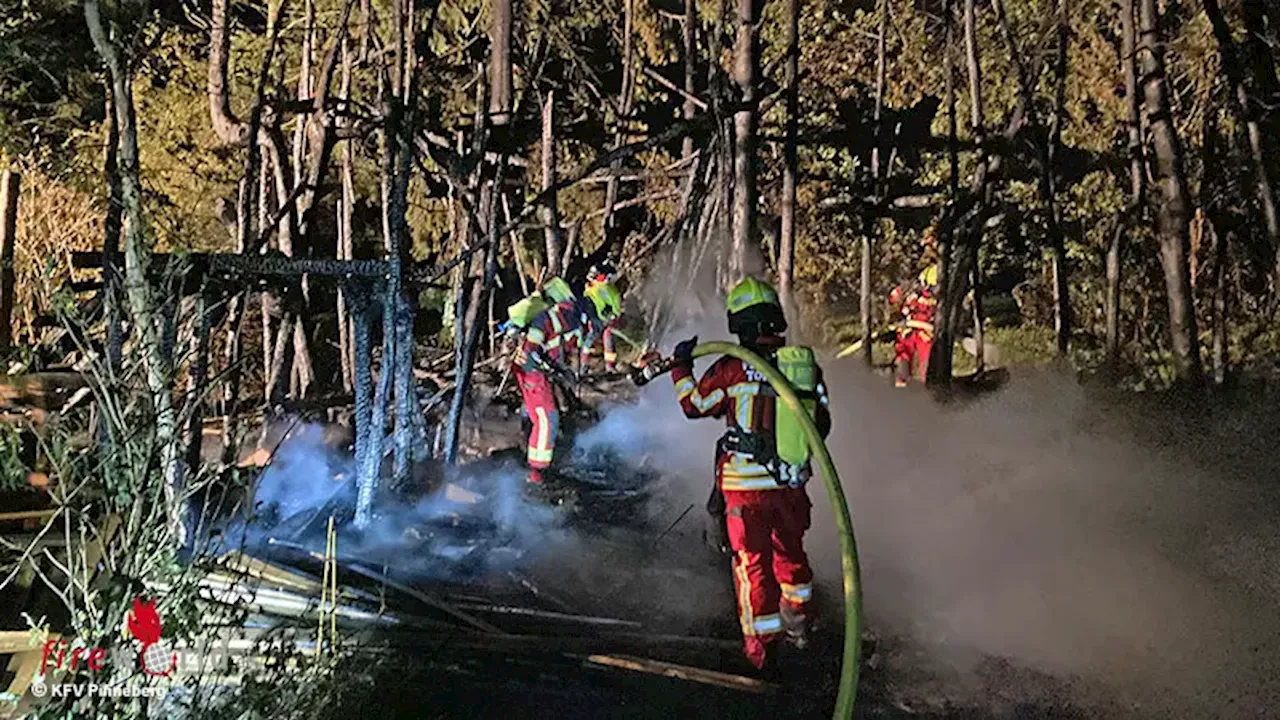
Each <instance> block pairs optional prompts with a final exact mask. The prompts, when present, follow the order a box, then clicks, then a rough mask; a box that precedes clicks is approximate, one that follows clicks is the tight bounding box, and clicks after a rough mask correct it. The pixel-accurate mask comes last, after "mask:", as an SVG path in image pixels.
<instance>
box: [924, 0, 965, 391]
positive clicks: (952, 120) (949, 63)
mask: <svg viewBox="0 0 1280 720" xmlns="http://www.w3.org/2000/svg"><path fill="white" fill-rule="evenodd" d="M942 15H943V19H942V21H943V24H944V30H943V34H944V36H945V39H946V40H945V42H946V49H945V50H944V52H943V54H944V56H945V57H944V58H943V73H944V74H945V75H946V80H945V82H946V90H945V94H946V105H947V168H948V173H947V193H948V198H947V203H948V205H947V208H946V209H945V210H944V211H943V217H942V222H941V223H939V225H940V227H939V232H938V304H937V306H936V307H935V309H934V317H935V322H934V329H935V332H936V334H935V336H934V345H935V346H936V347H951V346H952V344H953V343H952V337H954V336H953V335H952V333H951V327H950V324H949V323H948V322H947V318H948V317H950V312H951V310H950V305H949V303H950V301H949V300H948V297H949V293H948V287H949V284H950V282H951V265H952V263H951V249H952V247H954V245H955V243H954V234H955V223H954V218H953V214H954V213H955V205H956V202H957V201H958V200H959V198H960V149H959V142H958V141H957V138H956V82H955V76H956V67H955V51H956V46H955V45H956V39H955V8H954V7H953V6H952V0H945V2H944V3H943V8H942ZM950 377H951V354H950V353H942V352H932V353H930V355H929V368H928V371H927V375H926V382H927V383H928V384H929V385H939V384H944V385H945V384H946V383H947V382H949V380H946V379H943V378H950Z"/></svg>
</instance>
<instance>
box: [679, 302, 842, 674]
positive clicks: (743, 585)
mask: <svg viewBox="0 0 1280 720" xmlns="http://www.w3.org/2000/svg"><path fill="white" fill-rule="evenodd" d="M728 318H729V331H730V332H732V333H733V334H734V335H737V336H738V340H739V342H740V343H741V344H742V345H743V346H744V347H746V348H748V349H750V350H752V351H754V352H755V353H757V354H759V355H760V356H761V357H763V358H765V359H766V360H768V361H769V362H770V363H772V364H774V365H775V366H776V367H777V368H778V369H779V371H781V372H782V373H783V374H784V375H786V376H787V377H788V378H789V379H793V380H795V382H794V383H793V384H794V385H796V387H797V390H798V392H799V394H800V395H801V397H802V398H803V399H804V402H805V404H806V406H807V407H808V408H809V409H810V411H811V414H812V417H813V419H814V422H815V423H816V424H817V426H818V430H819V431H820V432H821V433H822V435H823V436H824V437H825V436H826V434H827V432H828V431H829V430H830V428H831V417H830V414H829V412H828V410H827V392H826V389H825V387H824V386H823V384H822V375H821V370H820V369H819V368H818V366H817V364H816V363H815V362H814V361H813V351H812V350H810V349H809V348H804V347H792V346H787V345H786V341H785V340H784V339H783V336H782V333H783V332H784V331H785V330H786V328H787V323H786V319H785V318H784V317H783V314H782V306H781V304H780V303H779V302H778V295H777V293H776V292H775V291H774V289H773V288H772V287H770V286H769V285H768V284H767V283H764V282H762V281H760V280H757V279H755V278H752V277H748V278H747V279H745V280H743V281H742V282H740V283H738V285H737V286H736V287H734V288H733V290H732V291H731V292H730V293H729V298H728ZM697 342H698V339H697V338H696V337H695V338H692V339H690V340H686V341H684V342H682V343H680V344H679V345H677V346H676V349H675V353H674V358H673V359H674V363H675V364H674V366H673V368H672V375H671V377H672V379H673V380H674V382H675V387H676V394H677V396H678V397H679V400H680V406H681V408H683V410H684V414H685V416H687V417H689V418H701V417H716V418H724V419H725V423H726V425H727V426H728V430H727V432H726V433H725V435H724V436H723V437H722V438H721V439H720V441H719V442H718V443H717V445H716V486H715V489H714V490H713V493H712V496H711V500H710V501H709V502H708V510H709V511H710V513H711V525H710V527H709V529H708V534H709V535H710V536H712V537H714V535H715V534H716V533H717V532H718V531H719V530H718V528H720V527H723V529H724V532H725V533H726V534H727V541H728V543H727V544H728V546H729V548H730V549H731V550H732V552H733V580H734V586H735V587H736V589H737V598H738V613H739V622H740V624H741V627H742V635H743V650H744V653H745V654H746V656H747V659H748V660H749V661H750V662H751V663H752V664H753V665H755V667H757V668H763V667H765V665H766V663H770V664H771V663H772V662H773V660H774V659H775V657H776V650H774V648H776V641H777V640H778V639H779V638H780V637H783V636H785V638H786V640H787V641H788V642H789V643H790V644H791V645H794V646H796V647H804V646H805V645H806V644H807V642H808V627H809V614H810V613H809V608H810V607H811V605H812V603H811V602H810V601H811V598H812V595H813V585H812V583H813V571H812V570H811V569H810V567H809V560H808V558H807V557H806V556H805V552H804V533H805V531H806V530H807V529H808V528H809V511H810V507H811V505H810V502H809V497H808V495H807V494H806V492H805V489H804V485H805V482H806V481H807V480H808V478H809V475H810V472H811V471H810V468H809V464H808V460H807V458H808V445H807V443H806V441H805V440H804V438H803V437H802V436H800V435H799V431H798V426H799V421H798V420H796V419H795V416H794V415H793V414H791V412H790V410H789V409H787V407H786V406H785V405H783V404H781V403H779V402H778V401H777V396H776V393H775V392H774V391H773V388H772V387H771V386H770V385H769V383H768V382H767V381H766V380H765V379H764V377H763V376H762V375H760V374H759V373H758V372H756V371H755V370H754V369H752V368H751V367H750V366H748V365H747V364H746V363H744V362H742V361H741V360H738V359H736V358H732V357H728V356H725V357H722V358H720V359H719V360H717V361H716V362H715V363H714V364H713V365H712V366H711V367H710V369H708V370H707V372H706V374H705V375H703V376H702V378H701V379H699V380H696V381H695V379H694V375H693V358H692V353H693V348H694V346H696V345H697ZM802 378H803V379H807V381H802ZM797 437H799V443H800V446H799V447H798V448H797V446H796V440H797ZM797 451H798V452H800V453H801V457H800V458H796V457H795V453H796V452H797ZM788 457H790V458H792V459H793V460H797V462H796V463H791V462H788V461H786V460H784V458H788ZM721 508H722V509H721ZM721 512H722V513H723V515H722V516H720V513H721ZM721 522H723V526H721V524H720V523H721Z"/></svg>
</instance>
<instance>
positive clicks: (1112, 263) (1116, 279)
mask: <svg viewBox="0 0 1280 720" xmlns="http://www.w3.org/2000/svg"><path fill="white" fill-rule="evenodd" d="M1120 20H1121V43H1120V62H1121V63H1122V65H1123V67H1124V84H1125V108H1126V113H1127V124H1128V126H1129V205H1128V207H1127V209H1126V210H1125V222H1123V223H1120V224H1118V225H1117V228H1116V232H1115V233H1113V234H1112V236H1111V244H1110V246H1109V247H1108V248H1107V293H1106V306H1105V316H1106V317H1105V321H1106V334H1107V338H1106V357H1107V369H1108V372H1109V373H1110V374H1111V375H1112V377H1114V376H1115V374H1116V373H1117V372H1118V371H1119V365H1120V275H1121V262H1120V258H1121V254H1122V253H1123V252H1124V237H1125V226H1126V225H1127V226H1128V227H1129V228H1130V229H1132V228H1136V227H1138V225H1139V223H1140V221H1141V218H1142V214H1143V208H1144V206H1145V201H1144V197H1145V195H1146V183H1147V173H1146V158H1145V157H1144V156H1143V143H1142V114H1141V112H1139V93H1140V89H1139V87H1138V64H1137V31H1136V22H1137V17H1136V14H1135V12H1134V6H1133V0H1121V3H1120Z"/></svg>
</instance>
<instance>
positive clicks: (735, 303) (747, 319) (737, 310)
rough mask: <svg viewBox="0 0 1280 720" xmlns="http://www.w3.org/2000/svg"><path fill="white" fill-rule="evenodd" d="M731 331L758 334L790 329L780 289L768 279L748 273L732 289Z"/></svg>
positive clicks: (729, 309)
mask: <svg viewBox="0 0 1280 720" xmlns="http://www.w3.org/2000/svg"><path fill="white" fill-rule="evenodd" d="M725 304H726V307H727V310H728V315H729V332H731V333H733V334H734V335H740V336H745V337H748V338H755V337H759V336H761V335H767V334H771V333H780V332H783V331H784V330H786V329H787V320H786V318H785V317H783V315H782V303H781V302H779V300H778V293H777V291H775V290H774V289H773V286H772V285H770V284H769V283H767V282H765V281H763V280H760V279H757V278H754V277H750V276H748V277H746V278H744V279H743V280H742V281H741V282H739V283H738V284H737V285H735V286H734V287H733V289H732V290H730V291H729V297H728V300H727V301H726V303H725Z"/></svg>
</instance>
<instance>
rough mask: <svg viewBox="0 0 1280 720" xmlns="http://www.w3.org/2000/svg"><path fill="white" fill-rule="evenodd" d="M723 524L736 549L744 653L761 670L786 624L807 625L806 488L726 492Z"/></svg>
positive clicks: (809, 576)
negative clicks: (769, 650) (769, 649)
mask: <svg viewBox="0 0 1280 720" xmlns="http://www.w3.org/2000/svg"><path fill="white" fill-rule="evenodd" d="M724 498H725V522H726V525H727V528H728V531H729V544H730V546H731V547H732V548H733V551H734V558H733V580H734V585H735V588H736V590H737V598H738V621H739V624H740V625H741V627H742V645H743V652H744V653H745V654H746V656H747V659H748V660H750V661H751V662H752V664H754V665H755V666H756V667H762V666H763V665H764V662H765V655H766V654H767V652H768V647H769V645H770V644H771V643H772V642H773V641H774V640H776V639H777V638H778V637H779V636H780V635H781V633H782V632H783V630H784V629H786V630H790V629H791V628H789V627H786V628H784V623H803V622H805V616H806V614H807V612H808V607H809V599H810V597H811V596H812V592H813V591H812V583H813V571H812V570H811V569H810V568H809V559H808V557H807V556H806V555H805V552H804V533H805V530H807V529H808V528H809V513H810V503H809V497H808V496H807V495H806V494H805V491H804V489H803V488H783V489H780V490H774V491H769V492H751V491H746V492H742V491H732V490H730V491H726V492H725V493H724Z"/></svg>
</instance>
